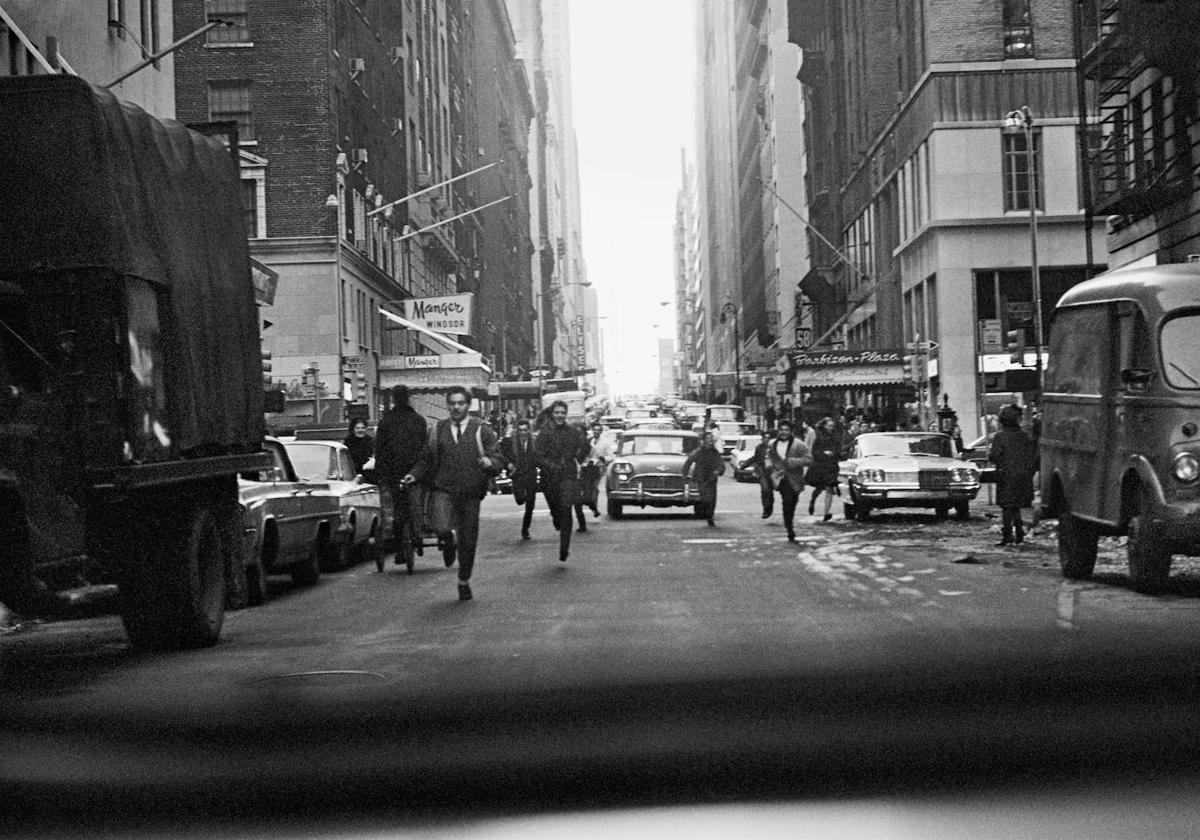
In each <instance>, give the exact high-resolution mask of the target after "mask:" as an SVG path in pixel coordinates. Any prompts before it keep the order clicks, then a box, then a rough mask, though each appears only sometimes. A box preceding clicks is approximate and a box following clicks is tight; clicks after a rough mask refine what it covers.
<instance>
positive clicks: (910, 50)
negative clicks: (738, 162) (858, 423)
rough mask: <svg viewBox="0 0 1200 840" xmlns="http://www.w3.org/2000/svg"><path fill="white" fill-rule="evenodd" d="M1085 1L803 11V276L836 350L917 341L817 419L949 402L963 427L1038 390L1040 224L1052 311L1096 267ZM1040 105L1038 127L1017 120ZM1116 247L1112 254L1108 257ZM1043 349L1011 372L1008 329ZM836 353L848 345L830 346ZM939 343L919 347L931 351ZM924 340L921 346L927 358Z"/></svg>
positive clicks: (826, 403)
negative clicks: (1085, 165)
mask: <svg viewBox="0 0 1200 840" xmlns="http://www.w3.org/2000/svg"><path fill="white" fill-rule="evenodd" d="M1074 6H1075V4H1074V2H1072V0H1003V2H996V0H962V1H961V2H959V1H958V0H956V2H953V3H949V2H939V3H930V2H918V1H917V0H903V1H902V2H900V3H899V4H897V3H896V2H895V0H852V2H849V3H843V2H833V0H791V2H790V3H789V22H790V27H789V28H790V39H791V40H792V41H793V42H795V43H797V44H798V45H799V46H800V47H801V48H802V51H803V59H802V65H801V70H800V80H801V82H802V84H803V86H804V96H805V114H806V117H805V119H806V137H807V138H808V141H809V142H808V157H807V173H806V176H805V177H806V180H807V182H808V185H809V192H808V197H807V202H808V214H809V217H810V220H811V221H812V223H813V224H814V226H815V227H816V228H818V229H819V230H820V231H821V232H822V233H824V234H825V235H826V236H827V237H828V239H829V240H830V241H831V242H833V243H835V244H836V245H837V246H838V247H839V250H840V252H841V255H844V257H845V258H844V259H843V257H842V256H839V255H838V254H835V253H834V252H833V251H831V250H830V249H828V248H826V247H825V246H824V245H822V244H821V243H820V242H819V241H810V251H811V253H812V255H813V258H812V259H813V264H812V270H811V271H810V272H809V274H808V275H807V276H806V277H805V278H804V281H803V282H802V284H801V288H802V291H803V292H804V294H805V297H806V299H807V300H808V301H809V302H811V304H812V306H813V310H814V316H815V317H814V321H815V329H814V332H816V333H818V334H819V335H823V334H825V333H830V331H831V328H835V327H836V329H834V330H833V331H832V333H831V334H830V335H829V340H830V341H829V342H827V344H826V349H828V348H830V347H836V346H844V347H845V348H846V349H848V350H866V349H870V350H883V351H887V352H889V353H891V354H892V355H894V356H896V357H899V355H901V354H904V353H906V352H909V351H908V350H907V348H908V346H909V345H910V344H913V345H915V349H916V350H917V352H916V353H915V354H914V355H915V358H914V360H913V370H914V374H913V376H912V377H911V378H906V377H905V376H904V375H903V373H902V368H901V366H900V365H899V364H898V358H897V363H894V364H891V365H888V366H886V369H875V370H873V375H872V377H870V378H871V379H872V380H873V381H854V380H853V377H851V376H850V372H849V371H846V372H845V374H846V375H844V376H839V377H835V378H836V380H837V382H838V384H837V385H833V386H830V385H821V386H817V385H816V384H814V383H812V382H811V381H809V380H808V379H807V378H806V375H804V374H797V373H796V372H795V371H793V373H792V374H791V376H792V382H793V389H794V393H795V395H796V398H797V399H802V400H803V401H804V402H805V404H806V405H807V406H808V407H809V408H810V411H811V413H814V414H815V413H828V412H830V411H835V410H839V409H840V408H842V407H844V406H847V405H855V406H858V407H859V408H862V409H864V410H866V411H869V412H872V413H875V414H877V415H878V416H879V418H880V419H881V420H883V421H884V422H895V423H899V424H904V423H907V422H908V421H909V419H910V418H911V417H913V416H919V417H920V418H921V422H922V424H923V425H924V424H927V423H928V422H929V421H930V420H931V419H932V411H933V409H934V408H935V407H936V406H938V405H940V404H941V400H942V398H943V397H947V396H948V397H949V399H950V402H951V406H952V407H953V408H954V409H956V410H957V412H958V415H959V420H960V424H961V426H962V428H963V429H964V430H965V434H967V435H968V436H969V435H970V434H972V433H973V432H975V430H976V429H977V428H980V420H981V418H982V417H984V416H986V415H988V414H992V413H994V412H995V410H996V408H997V406H998V405H1000V404H1002V403H1005V402H1010V401H1012V400H1013V399H1014V398H1015V399H1018V400H1019V399H1021V398H1022V392H1024V396H1025V398H1027V399H1035V398H1036V394H1035V393H1033V391H1034V387H1035V384H1036V379H1035V377H1034V376H1033V375H1032V374H1033V370H1034V361H1035V359H1036V354H1035V352H1034V350H1033V344H1034V332H1035V331H1034V321H1035V319H1034V316H1033V309H1034V306H1035V302H1034V294H1033V288H1034V283H1033V268H1032V266H1033V264H1034V263H1033V260H1032V251H1033V248H1032V244H1033V241H1032V239H1033V238H1032V237H1031V230H1032V228H1033V225H1032V224H1031V218H1030V217H1031V205H1032V213H1033V214H1034V215H1035V217H1036V220H1037V236H1036V245H1037V250H1038V256H1039V264H1040V272H1039V277H1040V285H1041V290H1042V295H1041V306H1042V309H1043V311H1044V312H1046V313H1049V312H1050V311H1051V310H1052V309H1053V306H1054V303H1055V302H1056V301H1057V299H1058V296H1059V295H1060V294H1061V293H1062V292H1063V291H1064V290H1065V289H1067V288H1069V287H1070V286H1071V285H1073V284H1075V283H1077V282H1079V281H1081V280H1082V279H1084V278H1085V277H1086V276H1088V274H1089V273H1090V272H1092V271H1095V270H1096V269H1097V267H1098V266H1097V265H1095V263H1099V264H1103V262H1104V260H1103V257H1102V256H1101V257H1099V258H1097V257H1095V256H1093V254H1094V253H1095V252H1096V250H1097V249H1096V246H1097V244H1100V243H1101V241H1102V240H1101V236H1102V231H1101V230H1100V229H1099V228H1098V227H1097V226H1095V225H1092V224H1091V222H1090V219H1089V218H1086V217H1085V214H1084V211H1083V207H1084V202H1083V200H1082V194H1083V187H1084V184H1083V183H1082V181H1081V179H1080V177H1079V173H1080V166H1079V160H1080V156H1079V154H1078V151H1077V143H1076V137H1077V126H1078V122H1079V113H1078V112H1079V101H1078V97H1077V95H1076V74H1075V67H1076V61H1075V57H1074V49H1073V27H1072V13H1073V8H1074ZM1022 107H1026V108H1028V111H1029V113H1030V114H1031V115H1032V118H1033V123H1032V128H1031V132H1030V134H1029V136H1031V137H1032V172H1031V171H1030V157H1031V156H1030V154H1029V151H1030V150H1029V149H1028V148H1027V145H1026V136H1027V135H1026V133H1025V132H1024V130H1023V129H1021V128H1018V129H1017V130H1016V131H1015V132H1012V131H1008V130H1006V129H1005V124H1006V119H1007V118H1008V116H1009V115H1010V114H1011V113H1012V112H1014V111H1017V110H1019V109H1021V108H1022ZM1100 253H1101V254H1103V252H1102V251H1101V252H1100ZM1009 330H1019V331H1020V332H1021V333H1023V334H1024V335H1025V336H1026V341H1027V343H1028V344H1029V346H1030V351H1029V353H1028V354H1026V356H1025V358H1024V360H1023V364H1013V363H1012V362H1011V361H1010V360H1009V358H1010V354H1009V353H1008V352H1006V349H1005V347H1004V346H1002V345H1000V344H998V343H997V342H998V340H999V337H1000V336H1003V335H1005V334H1006V333H1007V332H1008V331H1009ZM835 342H836V343H835ZM922 343H926V344H922ZM922 348H926V351H925V352H921V349H922Z"/></svg>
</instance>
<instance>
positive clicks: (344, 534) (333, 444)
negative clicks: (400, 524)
mask: <svg viewBox="0 0 1200 840" xmlns="http://www.w3.org/2000/svg"><path fill="white" fill-rule="evenodd" d="M284 447H285V448H286V449H287V453H288V457H290V458H291V459H292V464H293V465H294V466H295V468H296V474H297V475H299V476H300V478H301V479H305V480H308V481H311V482H314V483H319V486H317V487H316V489H315V490H314V492H315V493H316V494H317V495H324V496H329V497H332V498H334V499H336V500H337V503H338V509H339V521H338V525H337V528H336V529H335V531H334V539H333V540H332V541H331V542H330V543H329V545H328V546H327V548H326V551H325V554H324V556H322V558H321V567H322V569H323V570H326V571H328V570H331V569H340V568H345V567H346V566H348V565H350V563H351V562H353V561H354V560H360V559H361V560H373V559H374V558H375V554H376V553H377V552H380V551H382V550H383V537H384V534H385V533H387V532H386V530H385V524H386V523H385V520H384V506H383V502H382V498H381V495H380V490H379V487H378V486H377V485H375V484H371V483H369V482H367V481H365V480H364V478H363V476H362V475H360V474H358V473H356V471H355V469H354V462H353V460H352V459H351V458H350V450H349V449H347V448H346V445H345V444H343V443H339V442H337V441H332V440H296V441H292V442H290V443H285V444H284Z"/></svg>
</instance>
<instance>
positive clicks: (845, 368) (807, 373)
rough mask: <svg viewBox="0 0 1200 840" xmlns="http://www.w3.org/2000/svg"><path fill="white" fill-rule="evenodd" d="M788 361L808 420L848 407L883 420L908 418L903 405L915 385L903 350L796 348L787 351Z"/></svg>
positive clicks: (836, 413) (790, 381)
mask: <svg viewBox="0 0 1200 840" xmlns="http://www.w3.org/2000/svg"><path fill="white" fill-rule="evenodd" d="M787 366H788V369H787V371H786V377H787V383H788V386H789V387H788V390H789V391H790V393H791V394H792V395H793V398H792V402H793V404H794V405H795V406H796V407H798V408H799V412H800V416H801V418H802V419H803V420H804V421H805V422H806V423H810V424H812V423H815V422H817V421H818V420H820V419H821V418H822V417H826V416H828V417H839V416H841V415H843V414H845V413H846V411H847V409H850V408H854V409H856V410H857V411H858V412H860V413H863V414H865V415H867V416H869V417H872V418H873V419H874V420H875V422H878V423H880V424H882V425H894V426H902V425H906V424H907V422H908V421H907V417H905V416H904V415H905V406H906V404H907V402H906V401H907V400H910V399H911V398H912V396H913V388H912V383H911V382H908V381H907V380H906V379H905V374H904V352H903V351H901V350H827V351H797V352H793V353H790V354H788V356H787Z"/></svg>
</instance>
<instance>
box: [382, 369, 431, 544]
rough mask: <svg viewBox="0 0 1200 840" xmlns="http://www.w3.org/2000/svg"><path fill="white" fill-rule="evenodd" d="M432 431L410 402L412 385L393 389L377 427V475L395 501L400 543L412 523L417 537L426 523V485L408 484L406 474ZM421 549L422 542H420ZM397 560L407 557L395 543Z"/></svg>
mask: <svg viewBox="0 0 1200 840" xmlns="http://www.w3.org/2000/svg"><path fill="white" fill-rule="evenodd" d="M428 439H429V430H428V428H427V427H426V425H425V418H424V417H422V416H421V415H420V414H418V413H417V412H416V410H415V409H414V408H413V407H412V406H410V405H409V404H408V386H407V385H397V386H395V387H394V388H392V406H391V408H389V409H388V410H387V411H386V412H385V413H384V415H383V417H382V418H381V419H380V421H379V427H378V428H377V429H376V430H375V474H376V475H377V476H378V478H379V483H380V484H381V485H382V487H383V488H384V490H385V491H386V492H387V494H388V495H389V496H390V497H391V500H392V542H393V544H395V543H396V541H397V539H398V537H399V535H400V534H401V533H402V531H403V526H404V524H405V523H408V524H409V525H411V527H412V533H413V536H416V535H419V534H420V533H421V531H423V530H424V525H425V493H424V489H423V488H419V487H407V488H406V487H405V485H404V476H406V475H408V474H409V473H410V472H411V471H412V468H413V467H414V466H415V465H416V463H417V459H418V458H420V457H421V453H422V452H423V451H424V449H425V444H426V442H427V441H428ZM416 545H417V547H418V550H419V546H420V541H419V540H418V541H417V543H416ZM394 549H395V551H396V563H402V562H403V557H402V556H401V555H402V552H401V551H400V546H399V545H394Z"/></svg>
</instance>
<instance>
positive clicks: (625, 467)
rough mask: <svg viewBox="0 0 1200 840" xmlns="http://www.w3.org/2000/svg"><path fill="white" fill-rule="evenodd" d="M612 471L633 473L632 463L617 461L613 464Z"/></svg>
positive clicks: (618, 473) (619, 473) (624, 473)
mask: <svg viewBox="0 0 1200 840" xmlns="http://www.w3.org/2000/svg"><path fill="white" fill-rule="evenodd" d="M613 472H615V473H616V474H617V475H633V464H627V463H625V462H624V461H618V462H617V463H615V464H613Z"/></svg>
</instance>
